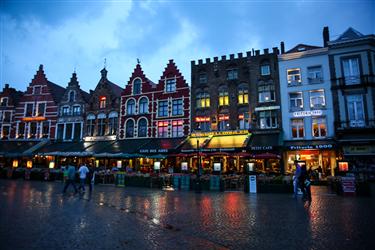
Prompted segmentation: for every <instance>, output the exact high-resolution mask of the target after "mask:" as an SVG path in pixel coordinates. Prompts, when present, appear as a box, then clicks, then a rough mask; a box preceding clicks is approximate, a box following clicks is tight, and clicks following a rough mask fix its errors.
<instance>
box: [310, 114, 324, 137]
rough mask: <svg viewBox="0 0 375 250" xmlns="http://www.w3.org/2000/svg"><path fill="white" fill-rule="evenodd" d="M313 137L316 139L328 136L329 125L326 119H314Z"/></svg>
mask: <svg viewBox="0 0 375 250" xmlns="http://www.w3.org/2000/svg"><path fill="white" fill-rule="evenodd" d="M312 135H313V137H315V138H321V137H326V136H327V124H326V118H325V117H313V119H312Z"/></svg>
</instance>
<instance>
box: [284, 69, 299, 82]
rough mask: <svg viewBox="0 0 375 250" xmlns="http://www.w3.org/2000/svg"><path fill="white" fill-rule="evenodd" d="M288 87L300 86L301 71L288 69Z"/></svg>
mask: <svg viewBox="0 0 375 250" xmlns="http://www.w3.org/2000/svg"><path fill="white" fill-rule="evenodd" d="M287 76H288V85H298V84H301V69H288V70H287Z"/></svg>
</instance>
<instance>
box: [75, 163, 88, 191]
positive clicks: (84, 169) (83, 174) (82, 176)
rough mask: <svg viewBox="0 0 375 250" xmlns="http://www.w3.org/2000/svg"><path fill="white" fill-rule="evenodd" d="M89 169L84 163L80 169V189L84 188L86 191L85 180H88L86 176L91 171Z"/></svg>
mask: <svg viewBox="0 0 375 250" xmlns="http://www.w3.org/2000/svg"><path fill="white" fill-rule="evenodd" d="M89 172H90V171H89V169H88V168H87V167H86V165H85V164H84V163H83V164H82V166H81V167H80V168H79V169H78V173H79V183H80V184H79V187H78V190H82V191H83V192H85V182H86V176H87V173H89Z"/></svg>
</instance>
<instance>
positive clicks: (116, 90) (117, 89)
mask: <svg viewBox="0 0 375 250" xmlns="http://www.w3.org/2000/svg"><path fill="white" fill-rule="evenodd" d="M100 73H101V75H102V77H101V78H100V80H99V82H98V84H97V85H99V84H107V85H108V86H109V88H110V89H111V90H112V93H113V95H115V96H116V97H120V96H121V93H122V91H124V89H123V88H121V87H120V86H118V85H117V84H114V83H113V82H111V81H110V80H108V78H107V73H108V71H107V69H106V68H103V69H102V70H101V71H100Z"/></svg>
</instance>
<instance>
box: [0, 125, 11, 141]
mask: <svg viewBox="0 0 375 250" xmlns="http://www.w3.org/2000/svg"><path fill="white" fill-rule="evenodd" d="M9 134H10V125H3V127H2V130H1V135H2V139H9Z"/></svg>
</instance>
